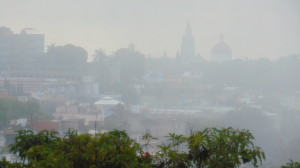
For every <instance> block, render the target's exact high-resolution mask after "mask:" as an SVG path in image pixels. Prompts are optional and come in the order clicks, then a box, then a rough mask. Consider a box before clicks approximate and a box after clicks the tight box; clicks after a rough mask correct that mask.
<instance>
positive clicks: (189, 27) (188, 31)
mask: <svg viewBox="0 0 300 168" xmlns="http://www.w3.org/2000/svg"><path fill="white" fill-rule="evenodd" d="M185 35H192V28H191V25H190V22H189V21H188V23H187V25H186V27H185Z"/></svg>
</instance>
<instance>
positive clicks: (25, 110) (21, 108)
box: [0, 98, 51, 129]
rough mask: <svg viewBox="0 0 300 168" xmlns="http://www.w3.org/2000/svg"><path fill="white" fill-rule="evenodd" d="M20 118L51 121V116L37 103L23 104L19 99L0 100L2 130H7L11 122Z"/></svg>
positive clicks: (27, 102)
mask: <svg viewBox="0 0 300 168" xmlns="http://www.w3.org/2000/svg"><path fill="white" fill-rule="evenodd" d="M20 118H27V119H34V120H37V119H50V118H51V115H50V114H48V113H45V112H44V111H43V110H42V109H41V107H40V105H39V104H38V103H37V102H36V101H32V100H30V101H26V102H21V101H19V100H18V99H17V98H3V99H2V98H0V129H1V128H5V127H6V126H7V125H8V124H9V121H10V120H17V119H20Z"/></svg>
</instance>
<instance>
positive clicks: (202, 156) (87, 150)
mask: <svg viewBox="0 0 300 168" xmlns="http://www.w3.org/2000/svg"><path fill="white" fill-rule="evenodd" d="M18 133H19V135H18V137H17V139H16V143H15V144H13V145H11V146H10V151H11V152H13V153H14V154H16V155H17V156H19V157H20V159H21V160H22V161H23V163H16V165H23V166H24V167H25V168H26V167H45V168H96V167H101V168H150V167H152V168H154V167H157V168H190V167H197V168H207V167H209V168H219V167H226V168H237V167H238V166H239V165H241V164H242V163H247V162H252V164H253V165H254V166H257V163H258V160H259V161H260V162H261V161H262V160H263V159H264V158H265V157H264V153H263V152H262V151H261V150H260V148H259V147H257V146H255V145H254V144H253V142H252V140H253V139H254V138H253V136H252V134H251V133H250V132H249V131H246V130H234V129H232V128H221V129H217V128H209V129H205V130H203V131H196V132H192V135H191V136H189V137H184V136H182V135H176V134H174V133H171V134H169V135H168V136H167V138H168V141H167V143H166V144H162V145H158V146H157V149H158V151H157V152H156V153H155V155H150V154H149V153H148V151H147V152H144V151H143V149H142V148H141V146H140V145H139V144H138V143H137V142H136V141H134V140H133V139H131V138H130V137H129V136H128V134H127V133H126V132H125V131H118V130H113V131H110V132H107V133H99V134H95V135H90V134H81V135H79V134H77V132H76V131H71V130H69V131H68V132H67V133H66V135H65V136H64V137H63V138H62V139H61V138H58V137H57V134H56V132H53V131H43V132H40V133H37V134H35V133H33V132H32V131H30V130H22V131H19V132H18ZM143 139H144V140H145V142H146V143H149V142H150V140H152V139H154V138H153V137H152V136H151V135H150V134H146V135H145V136H143ZM183 144H187V145H188V148H187V149H186V150H180V148H179V146H180V145H183ZM25 160H26V161H27V162H25ZM1 164H2V167H5V166H6V167H7V168H10V167H9V166H11V164H10V163H8V162H6V161H5V160H2V161H0V165H1ZM293 164H294V163H293ZM16 167H17V166H16ZM17 168H19V167H17ZM283 168H286V167H283ZM296 168H298V167H296Z"/></svg>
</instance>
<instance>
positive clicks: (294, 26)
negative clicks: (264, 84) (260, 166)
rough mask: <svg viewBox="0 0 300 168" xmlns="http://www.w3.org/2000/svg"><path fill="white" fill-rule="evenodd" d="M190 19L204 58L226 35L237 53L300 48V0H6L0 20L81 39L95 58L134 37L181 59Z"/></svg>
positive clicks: (63, 40) (0, 0)
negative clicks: (99, 50) (98, 54)
mask: <svg viewBox="0 0 300 168" xmlns="http://www.w3.org/2000/svg"><path fill="white" fill-rule="evenodd" d="M188 22H190V25H191V28H192V31H193V34H194V37H195V48H196V54H200V56H202V57H203V58H205V59H210V56H211V48H212V47H213V46H214V45H215V44H216V43H217V42H218V40H219V36H220V34H223V35H224V38H225V42H226V43H227V44H228V45H229V46H230V47H231V49H232V52H233V58H234V59H235V58H242V59H244V58H248V59H256V58H260V57H266V58H269V59H276V58H279V57H281V56H287V55H290V54H300V1H299V0H247V1H246V0H244V1H243V0H226V1H225V0H186V1H183V0H151V1H150V0H149V1H143V0H87V1H82V0H51V1H49V0H26V1H25V0H9V1H7V0H0V26H6V27H9V28H11V29H12V30H13V31H14V32H15V33H19V32H20V31H21V29H23V28H26V27H32V28H34V29H35V30H34V31H33V33H42V34H45V40H46V41H45V43H46V45H50V44H52V43H54V44H56V45H65V44H68V43H70V44H74V45H77V46H81V47H83V48H85V49H86V50H87V51H88V53H89V56H91V55H92V54H93V53H94V51H95V50H96V49H99V48H102V49H103V50H105V51H106V53H107V54H111V53H112V52H114V51H116V50H118V49H119V48H127V46H128V44H130V43H134V44H135V48H136V50H138V51H140V52H142V53H143V54H145V55H149V54H150V55H151V56H153V57H161V56H163V55H164V53H166V54H167V56H170V57H175V55H176V52H177V51H179V50H180V44H181V40H182V35H183V34H184V30H185V26H186V24H187V23H188Z"/></svg>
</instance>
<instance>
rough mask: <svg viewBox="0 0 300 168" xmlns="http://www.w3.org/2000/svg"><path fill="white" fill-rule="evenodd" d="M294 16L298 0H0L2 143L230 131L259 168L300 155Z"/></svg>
mask: <svg viewBox="0 0 300 168" xmlns="http://www.w3.org/2000/svg"><path fill="white" fill-rule="evenodd" d="M299 18H300V1H298V0H286V1H283V0H262V1H259V0H255V1H238V0H227V1H221V0H210V1H196V0H195V1H193V0H188V1H178V0H172V1H171V0H164V1H161V0H152V1H141V0H126V1H121V0H119V1H104V0H100V1H96V0H88V1H80V0H63V1H58V0H52V1H47V0H39V1H34V0H26V1H22V0H10V1H4V0H0V130H1V134H0V142H1V143H0V149H1V150H2V151H5V149H6V148H5V147H6V146H7V145H8V144H10V143H13V142H14V136H15V134H14V133H13V131H14V130H18V129H22V128H28V129H32V130H34V131H41V130H43V129H50V128H51V129H54V130H57V131H58V132H59V133H60V134H63V133H64V132H65V131H66V130H68V129H69V128H72V129H77V130H79V132H80V133H91V132H92V133H93V132H105V131H107V130H108V131H109V130H112V129H125V130H126V131H127V132H128V134H129V135H130V137H132V138H134V139H135V140H137V141H138V142H139V141H140V140H141V136H142V135H143V134H144V133H151V134H152V135H153V136H155V137H158V138H159V140H161V139H164V138H165V137H164V136H165V135H166V134H168V133H170V132H175V133H178V134H183V135H188V134H189V133H190V130H191V129H193V130H202V129H204V128H207V127H234V128H241V129H249V130H250V131H251V132H253V134H254V136H255V138H256V141H255V144H257V145H258V146H261V147H262V150H263V151H265V153H266V155H267V159H266V161H265V162H264V164H263V167H279V166H280V165H282V164H284V163H286V162H287V161H288V160H289V159H294V160H295V161H299V158H300V148H299V146H300V144H299V143H300V133H299V131H297V128H298V127H299V126H300V124H299V123H300V122H299V121H300V55H299V54H300V46H299V45H300V20H299ZM159 140H158V141H159ZM4 153H5V152H4ZM297 159H298V160H297Z"/></svg>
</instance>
